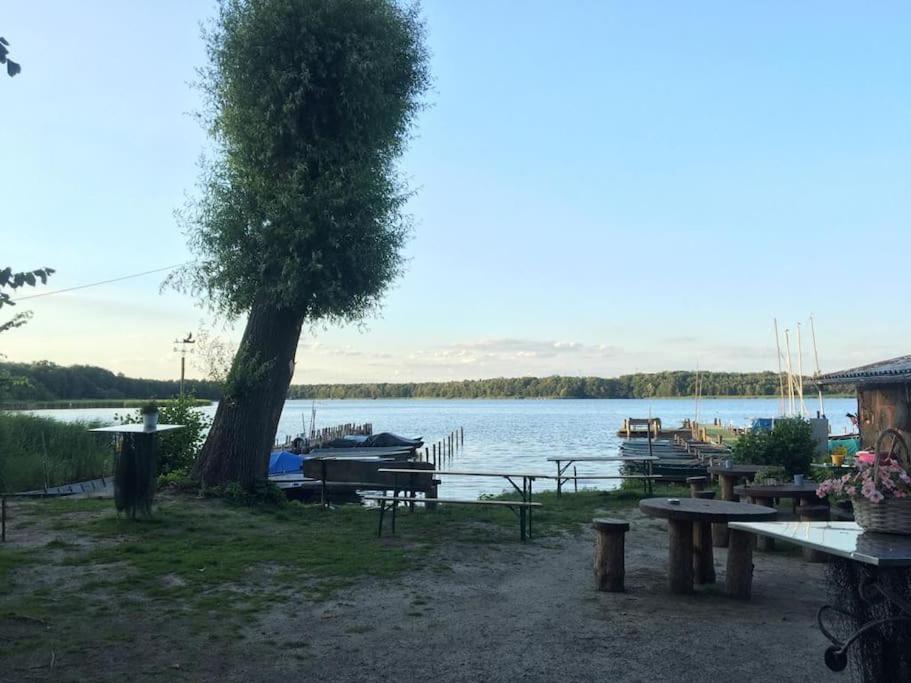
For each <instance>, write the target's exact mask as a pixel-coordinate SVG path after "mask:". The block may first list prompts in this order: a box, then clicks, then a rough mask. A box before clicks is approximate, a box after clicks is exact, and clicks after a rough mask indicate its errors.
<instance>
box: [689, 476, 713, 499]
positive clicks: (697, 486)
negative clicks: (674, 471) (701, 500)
mask: <svg viewBox="0 0 911 683" xmlns="http://www.w3.org/2000/svg"><path fill="white" fill-rule="evenodd" d="M707 481H708V479H707V477H687V478H686V483H687V484H689V485H690V498H698V497H699V496H698V495H696V494H697V493H699V492H700V491H702V490H703V489H704V488H705V485H706V483H707Z"/></svg>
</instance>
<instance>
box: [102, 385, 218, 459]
mask: <svg viewBox="0 0 911 683" xmlns="http://www.w3.org/2000/svg"><path fill="white" fill-rule="evenodd" d="M195 403H196V400H195V399H194V397H193V396H192V395H191V394H185V395H183V396H179V397H178V398H175V399H173V400H171V401H168V402H167V403H163V404H161V405H160V406H159V407H158V412H159V414H158V420H159V422H160V423H161V424H179V425H184V429H178V430H176V431H173V432H165V433H163V434H162V435H161V437H160V438H161V451H160V456H159V460H158V474H159V475H161V474H170V473H171V472H183V473H184V474H186V473H187V472H189V471H190V470H191V469H193V463H194V462H195V461H196V456H197V455H199V449H200V448H202V444H203V442H204V441H205V440H206V434H208V432H209V427H211V426H212V418H210V417H209V416H208V415H206V414H205V413H203V412H202V411H201V410H199V408H198V407H197V406H196V405H195ZM115 417H116V418H117V419H118V420H119V421H120V422H121V423H123V424H138V423H141V422H142V415H141V413H139V412H136V413H130V414H127V415H116V416H115Z"/></svg>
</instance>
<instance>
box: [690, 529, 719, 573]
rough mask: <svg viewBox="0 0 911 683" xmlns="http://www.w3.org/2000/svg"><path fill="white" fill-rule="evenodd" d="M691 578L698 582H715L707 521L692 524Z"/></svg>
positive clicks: (710, 533)
mask: <svg viewBox="0 0 911 683" xmlns="http://www.w3.org/2000/svg"><path fill="white" fill-rule="evenodd" d="M693 580H694V581H695V582H696V583H698V584H704V583H715V557H714V555H713V552H712V525H711V523H709V522H696V523H694V524H693Z"/></svg>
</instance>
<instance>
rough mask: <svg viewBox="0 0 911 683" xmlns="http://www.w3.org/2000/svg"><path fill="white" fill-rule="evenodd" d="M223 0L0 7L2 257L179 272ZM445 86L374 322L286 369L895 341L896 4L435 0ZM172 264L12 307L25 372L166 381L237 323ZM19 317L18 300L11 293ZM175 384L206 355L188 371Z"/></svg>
mask: <svg viewBox="0 0 911 683" xmlns="http://www.w3.org/2000/svg"><path fill="white" fill-rule="evenodd" d="M213 13H214V4H213V2H211V1H210V0H205V1H202V0H200V1H196V0H156V1H155V2H152V1H151V0H143V1H140V0H136V1H135V2H120V3H117V2H110V1H109V0H82V1H81V2H79V3H75V2H70V1H68V0H67V1H65V2H64V1H62V0H61V1H52V0H35V1H34V2H27V3H25V2H7V3H3V4H2V5H0V35H2V36H4V37H6V39H7V40H8V41H9V42H10V49H11V53H10V55H11V56H12V57H13V58H14V59H16V60H17V61H19V62H20V63H21V64H22V73H21V74H20V75H18V76H17V77H15V78H14V79H9V78H6V77H5V75H4V74H0V210H2V213H0V216H2V220H0V239H2V245H3V247H4V248H3V258H2V261H3V264H0V265H11V266H13V267H15V268H17V269H26V268H33V267H39V266H50V267H53V268H55V269H56V271H57V272H56V273H55V274H54V276H53V277H52V279H51V280H50V281H49V283H48V285H47V286H46V287H42V288H39V289H35V290H30V291H28V292H25V291H23V292H21V293H20V295H21V296H27V295H33V294H47V293H50V292H54V291H56V290H59V289H65V288H70V287H76V286H80V285H83V284H87V283H93V282H98V281H102V280H108V279H112V278H118V277H121V276H125V275H132V274H136V273H142V272H146V271H151V270H157V269H161V268H166V267H169V266H173V265H176V264H181V263H185V262H187V261H189V260H191V259H192V258H193V256H192V254H191V253H190V252H189V250H188V248H187V246H186V236H185V235H184V234H183V231H182V228H181V227H180V225H179V224H178V222H177V221H176V219H175V215H174V212H175V210H177V209H179V208H180V207H181V206H183V205H184V204H185V202H186V201H187V199H188V197H191V196H193V194H194V193H195V192H196V179H197V177H198V171H199V168H198V162H199V158H200V155H201V154H202V152H203V151H204V150H205V149H206V147H207V145H208V141H207V138H206V134H205V131H204V130H203V129H202V128H201V127H200V126H199V124H198V122H197V120H196V119H195V118H194V116H193V112H195V111H198V109H199V105H200V98H199V94H198V92H197V91H195V90H194V89H193V88H192V87H191V86H190V83H191V82H192V81H193V80H194V78H195V69H196V68H197V67H200V66H202V65H203V64H204V63H205V54H204V50H203V47H202V41H201V39H200V22H203V21H205V20H206V19H207V18H208V17H211V16H212V15H213ZM423 16H424V18H425V21H426V25H427V40H428V46H429V49H430V52H431V54H432V57H431V71H432V74H433V79H434V82H433V87H432V90H431V92H430V93H429V94H428V96H427V103H428V105H429V106H428V107H427V109H426V110H425V111H424V112H423V113H422V114H421V116H420V118H419V120H418V122H417V126H416V129H415V131H414V133H415V137H414V140H413V141H412V143H411V144H410V147H409V149H408V151H407V153H406V154H405V156H404V157H403V158H402V160H401V169H402V171H403V173H404V175H405V176H406V177H407V178H408V179H409V182H410V185H411V187H412V188H413V189H414V190H415V191H416V192H415V196H414V198H413V199H412V201H411V202H410V204H409V206H408V212H409V213H410V214H411V216H412V217H413V223H414V226H415V227H414V233H413V235H412V238H411V240H410V242H409V243H408V246H407V248H406V251H405V254H404V256H405V258H406V260H407V267H406V271H405V274H404V276H403V277H402V278H401V279H400V280H399V281H398V282H396V283H395V285H394V286H393V287H392V289H391V290H390V292H389V294H388V296H387V297H386V299H385V303H384V306H383V309H382V311H381V313H380V315H379V317H376V318H371V319H368V320H366V321H365V323H364V324H363V325H360V326H358V325H349V326H344V327H337V326H333V327H324V326H320V325H317V326H315V327H313V328H309V329H307V330H305V333H304V335H303V336H302V338H301V343H300V347H299V349H298V354H297V371H296V373H295V377H294V381H295V382H298V383H310V382H359V381H427V380H447V379H465V378H483V377H495V376H519V375H539V376H540V375H550V374H567V375H598V376H614V375H618V374H622V373H628V372H637V371H641V372H645V371H658V370H671V369H694V368H696V367H699V368H701V369H703V370H728V371H735V370H742V371H751V370H766V369H774V368H775V367H776V351H775V336H774V333H773V319H774V318H776V317H777V319H778V321H779V325H780V327H781V329H782V331H783V330H784V329H785V328H789V329H790V331H791V342H792V347H793V349H794V363H795V365H796V364H797V354H796V330H797V324H798V323H802V349H803V351H804V354H803V366H804V369H805V371H807V372H811V371H812V370H813V369H815V362H814V360H813V355H812V352H811V348H810V347H811V344H810V334H809V316H810V315H811V314H813V315H814V316H815V324H816V336H817V344H818V349H819V361H820V365H821V368H822V370H823V371H831V370H837V369H841V368H844V367H850V366H853V365H858V364H861V363H866V362H872V361H875V360H880V359H883V358H889V357H892V356H897V355H902V354H905V353H911V348H909V345H908V342H907V341H906V340H908V339H909V337H911V318H909V316H908V315H907V301H908V299H909V284H908V283H909V279H908V276H907V274H906V271H907V266H906V261H907V254H908V252H909V249H911V230H909V223H911V4H909V3H907V2H888V1H885V0H884V1H882V2H877V3H858V2H838V1H833V0H826V1H820V2H812V1H807V2H800V3H794V2H787V1H786V0H781V1H779V2H775V1H763V2H760V1H751V0H743V1H742V2H735V3H732V2H726V1H718V2H702V1H700V0H692V1H690V2H678V3H669V2H658V1H654V2H653V1H648V0H643V1H641V2H611V1H606V0H605V1H598V2H596V1H583V0H575V1H568V2H559V3H558V2H552V1H537V0H523V1H522V2H519V0H512V1H507V0H484V1H482V0H458V1H455V0H425V2H424V3H423ZM165 275H167V273H166V272H158V273H153V274H149V275H145V276H141V277H137V278H133V279H128V280H123V281H120V282H116V283H112V284H108V285H103V286H97V287H91V288H86V289H80V290H75V291H72V292H65V293H60V294H50V295H47V296H41V297H36V298H34V299H29V300H22V301H21V302H19V306H18V308H17V309H16V310H31V311H32V312H33V314H34V317H33V319H32V321H31V322H30V323H29V324H28V325H26V326H24V327H22V328H20V329H17V330H14V331H12V332H8V333H5V334H3V335H2V338H0V353H3V354H4V355H5V356H6V357H7V359H8V360H10V361H17V362H26V361H35V360H50V361H53V362H55V363H59V364H63V365H69V364H76V363H79V364H92V365H100V366H102V367H106V368H109V369H111V370H114V371H116V372H123V373H125V374H127V375H132V376H142V377H157V378H170V377H174V376H175V375H176V374H177V373H178V369H179V360H178V356H177V354H176V353H175V352H174V350H173V347H174V345H173V343H172V342H173V340H174V339H175V338H176V337H179V336H183V335H184V334H186V333H187V332H188V331H194V332H196V333H198V332H199V331H200V330H203V329H206V330H209V334H210V335H218V336H221V337H224V338H225V339H228V340H230V339H235V340H236V339H237V338H239V335H240V332H241V331H242V327H243V322H244V321H243V320H242V319H241V320H237V321H222V320H218V319H216V318H215V317H214V316H213V314H212V313H211V312H209V311H208V310H206V309H205V308H204V307H201V306H200V302H197V301H195V300H194V299H193V298H192V297H190V296H188V295H185V294H181V293H178V292H175V291H173V290H168V289H165V290H161V284H162V280H163V278H164V276H165ZM4 310H6V309H4ZM189 367H190V368H191V371H190V374H191V376H201V375H202V373H203V368H202V364H201V363H200V362H199V361H198V360H196V361H194V360H193V359H191V360H190V364H189Z"/></svg>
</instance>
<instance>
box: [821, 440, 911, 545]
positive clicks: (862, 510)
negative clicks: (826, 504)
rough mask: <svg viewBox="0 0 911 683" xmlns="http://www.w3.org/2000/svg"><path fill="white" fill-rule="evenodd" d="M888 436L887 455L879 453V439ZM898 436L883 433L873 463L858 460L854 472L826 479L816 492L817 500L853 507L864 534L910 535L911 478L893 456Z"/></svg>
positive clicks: (902, 444)
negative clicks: (833, 500)
mask: <svg viewBox="0 0 911 683" xmlns="http://www.w3.org/2000/svg"><path fill="white" fill-rule="evenodd" d="M887 433H888V434H892V436H893V444H892V448H891V449H890V450H889V452H888V453H885V452H883V451H881V450H880V445H881V442H882V440H883V437H884V436H885V435H886V434H887ZM899 443H900V444H901V446H902V447H903V449H904V454H905V457H906V458H907V453H908V449H907V446H906V444H905V442H904V439H903V438H902V436H901V435H900V434H899V433H898V432H896V431H895V430H893V429H887V430H885V431H884V432H883V433H882V434H880V436H879V438H878V439H877V443H876V449H875V457H874V459H873V462H872V463H870V462H865V461H861V460H858V461H856V463H857V471H855V472H849V473H848V474H845V475H843V476H841V477H835V478H833V479H827V480H826V481H824V482H822V483H821V484H820V485H819V487H818V488H817V489H816V495H818V496H819V497H820V498H824V497H826V496H832V497H834V498H836V499H848V500H850V501H851V503H852V504H853V506H854V519H855V520H856V521H857V523H858V524H859V525H860V526H861V527H863V528H864V530H866V531H875V532H880V533H887V534H906V535H911V475H909V474H908V471H907V467H906V466H905V465H904V464H903V463H902V461H901V459H900V458H899V457H898V455H897V453H896V452H895V447H896V444H899Z"/></svg>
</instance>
